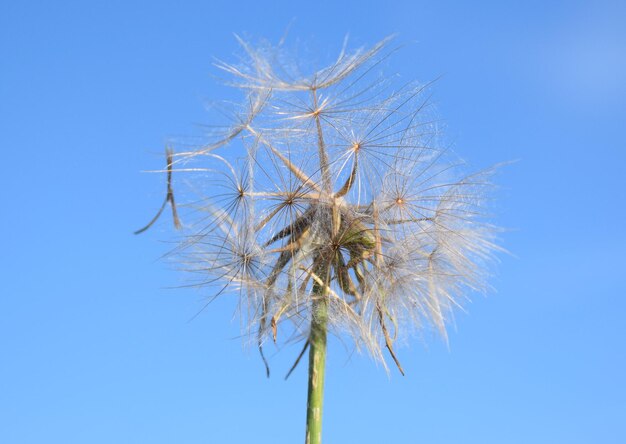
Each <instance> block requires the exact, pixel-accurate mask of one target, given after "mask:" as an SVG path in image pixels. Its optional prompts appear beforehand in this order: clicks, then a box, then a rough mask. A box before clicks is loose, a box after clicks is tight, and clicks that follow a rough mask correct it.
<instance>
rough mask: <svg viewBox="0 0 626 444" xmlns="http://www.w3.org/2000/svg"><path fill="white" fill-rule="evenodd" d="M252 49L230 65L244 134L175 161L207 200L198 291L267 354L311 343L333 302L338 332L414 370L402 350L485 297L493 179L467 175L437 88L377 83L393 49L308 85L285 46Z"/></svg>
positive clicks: (345, 60) (196, 239)
mask: <svg viewBox="0 0 626 444" xmlns="http://www.w3.org/2000/svg"><path fill="white" fill-rule="evenodd" d="M239 41H240V43H241V46H242V48H243V50H244V52H245V57H244V60H243V61H242V62H241V63H240V64H228V63H221V62H220V63H218V67H219V68H220V69H222V70H223V71H225V72H226V73H228V74H229V75H230V76H231V77H230V78H231V80H230V82H229V83H230V84H231V85H232V86H234V87H236V88H238V89H239V90H240V91H241V92H242V93H243V96H244V100H243V101H242V104H241V105H238V106H232V107H231V115H232V116H233V117H232V119H231V125H230V126H229V127H228V128H227V129H225V130H218V131H215V132H212V133H211V136H210V137H211V140H210V143H207V144H206V145H204V146H201V147H199V148H197V149H194V150H190V151H184V152H179V153H178V154H176V155H175V161H174V169H175V170H176V169H179V170H187V171H188V173H185V174H188V177H187V179H188V183H189V184H190V185H191V187H192V188H193V190H194V191H195V192H196V193H197V194H198V196H199V197H198V198H197V199H195V200H193V201H192V202H188V203H187V204H186V205H187V207H188V208H190V209H192V210H193V211H191V212H190V213H189V214H188V217H190V216H192V215H193V223H187V227H186V228H187V230H188V231H189V234H188V236H187V237H186V238H185V241H184V242H183V244H182V245H181V248H179V249H178V250H177V251H178V252H179V253H180V254H181V255H182V256H183V257H184V261H185V264H188V267H189V268H191V269H193V271H195V272H196V273H198V276H200V279H199V284H201V285H207V286H209V285H210V288H216V287H214V285H219V287H217V288H218V291H217V294H223V293H225V292H235V293H236V294H237V295H238V296H239V302H240V307H241V308H242V313H241V314H242V319H243V324H244V325H245V328H246V331H247V332H248V333H250V334H251V335H252V337H254V338H255V341H256V342H257V343H258V345H259V347H260V348H261V347H262V346H263V344H264V343H265V342H266V341H267V340H273V341H278V340H303V341H307V339H308V335H309V326H310V323H311V322H310V321H311V318H312V317H314V316H316V313H315V312H314V310H313V308H312V307H313V306H314V305H315V304H313V303H312V302H313V299H314V298H316V297H320V295H319V294H320V293H319V291H318V292H317V293H316V292H313V288H314V287H316V288H324V289H325V291H324V292H323V293H324V296H323V297H325V298H327V306H328V325H329V328H331V330H332V331H333V332H334V333H336V334H337V335H340V336H342V337H345V336H346V335H347V336H349V337H351V338H352V340H353V342H354V344H355V345H356V346H357V347H364V348H366V349H367V350H369V351H370V352H371V354H372V356H373V357H375V358H376V359H378V360H380V361H382V362H384V354H383V349H384V348H386V349H387V350H388V352H389V353H390V354H391V357H392V358H393V360H394V361H395V363H396V364H397V365H398V368H400V370H401V371H402V369H401V367H400V364H399V361H398V359H397V356H396V354H395V351H394V348H393V344H394V342H395V341H396V340H397V338H398V337H400V336H401V335H402V334H403V333H405V332H411V331H415V329H423V328H428V327H430V326H432V327H435V328H436V329H438V330H439V331H440V332H441V334H442V335H444V337H445V334H446V333H445V331H446V324H447V323H448V322H449V321H450V319H451V313H452V308H453V307H454V306H458V305H460V304H461V301H462V300H463V297H464V295H465V294H466V293H467V292H468V291H475V290H482V289H484V288H485V280H484V278H485V275H486V267H485V265H486V264H487V263H488V262H489V261H490V259H491V258H492V254H493V252H494V251H495V250H497V249H498V248H497V247H496V245H495V244H494V243H493V240H494V234H495V231H496V230H495V229H494V228H493V227H492V226H491V225H489V224H487V223H486V222H485V218H484V216H483V213H484V210H485V206H484V204H485V195H486V192H487V191H488V189H489V187H490V182H489V177H490V174H491V171H484V172H480V173H478V174H474V175H469V176H464V175H459V172H458V170H459V167H460V163H459V162H457V161H455V160H454V159H453V156H452V155H451V153H449V152H448V150H446V149H441V148H440V146H439V141H438V137H439V129H438V122H437V120H436V119H434V118H433V114H434V112H433V110H432V109H431V104H430V102H429V98H428V96H427V93H426V91H427V89H428V86H429V85H421V84H417V83H408V84H405V85H402V86H400V87H398V86H397V85H395V84H394V82H393V81H392V79H391V78H389V77H385V76H381V75H378V74H377V73H376V71H378V70H379V66H380V64H381V61H383V60H384V59H385V58H386V57H387V56H388V55H389V54H391V53H392V52H393V50H390V49H389V46H388V45H389V39H386V40H383V41H382V42H380V43H378V44H376V45H375V46H374V47H372V48H370V49H358V50H356V51H354V52H352V53H349V52H347V51H346V50H345V49H344V50H343V51H342V52H341V53H340V55H339V57H338V58H337V60H336V61H335V62H334V63H331V64H330V65H328V66H326V67H323V68H321V69H317V70H313V72H309V73H308V74H302V72H303V71H302V69H301V68H300V67H299V66H298V65H295V64H294V61H293V60H292V59H289V58H288V55H287V53H286V52H285V51H283V48H281V47H272V46H271V45H268V44H261V45H258V46H252V45H250V44H249V43H247V42H245V41H243V40H241V39H240V40H239ZM261 350H262V348H261Z"/></svg>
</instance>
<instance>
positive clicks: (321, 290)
mask: <svg viewBox="0 0 626 444" xmlns="http://www.w3.org/2000/svg"><path fill="white" fill-rule="evenodd" d="M312 308H313V316H312V319H311V336H310V338H309V343H310V348H309V392H308V400H307V405H306V441H305V442H306V444H320V443H321V442H322V404H323V401H324V376H325V372H326V330H327V323H328V299H327V297H326V288H325V285H322V284H319V283H315V284H314V285H313V307H312Z"/></svg>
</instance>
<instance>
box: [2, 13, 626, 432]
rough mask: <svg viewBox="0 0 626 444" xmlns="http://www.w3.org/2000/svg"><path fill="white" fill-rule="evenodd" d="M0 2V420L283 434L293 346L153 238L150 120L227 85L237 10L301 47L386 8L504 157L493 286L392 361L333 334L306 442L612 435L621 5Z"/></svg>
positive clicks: (189, 131)
mask: <svg viewBox="0 0 626 444" xmlns="http://www.w3.org/2000/svg"><path fill="white" fill-rule="evenodd" d="M294 3H295V2H267V3H264V4H261V2H258V4H257V3H253V2H217V1H216V2H199V1H198V2H159V1H156V2H155V1H152V2H116V1H109V2H90V4H87V2H67V1H66V2H29V1H23V2H6V1H5V2H3V3H2V6H0V115H2V118H1V119H0V133H1V134H2V146H3V148H2V161H3V173H2V188H1V189H2V191H1V196H2V217H1V218H0V227H1V228H2V232H3V233H4V235H5V236H6V237H5V238H4V240H3V254H2V255H1V256H0V265H1V270H2V279H0V295H1V296H0V354H1V358H0V442H5V443H11V444H18V443H64V444H69V443H86V442H89V443H112V442H115V443H144V442H145V443H152V444H154V443H171V442H177V443H214V442H229V443H247V442H251V441H253V440H254V441H259V442H272V443H274V444H280V443H293V442H300V441H301V440H302V439H303V435H304V413H305V410H304V408H305V396H306V393H305V391H306V374H305V373H306V372H305V368H304V367H302V368H299V369H298V370H297V371H296V373H295V374H294V375H293V376H292V378H291V379H290V380H289V381H287V382H284V381H283V380H282V377H281V374H282V373H283V370H286V369H287V368H288V367H289V366H290V364H291V360H292V359H293V357H294V356H295V354H297V352H298V348H297V347H293V348H286V349H284V350H282V351H281V353H274V351H272V350H270V353H269V354H270V355H271V363H272V367H273V368H274V369H275V375H276V376H275V377H273V378H271V379H269V380H267V379H266V378H265V375H264V371H263V367H262V364H261V362H260V360H259V359H258V357H257V354H256V351H255V350H254V349H250V350H249V349H246V348H244V347H243V343H242V341H241V340H240V339H238V338H237V335H238V334H239V323H238V322H237V319H236V318H234V317H233V314H234V312H235V301H234V300H233V299H232V298H228V297H227V298H223V299H220V300H218V301H216V302H215V303H214V304H213V305H212V306H211V307H210V308H209V309H208V310H205V311H204V312H203V313H202V315H200V316H199V317H197V318H196V319H195V320H194V321H192V322H188V320H189V318H191V317H192V316H193V315H194V314H195V313H196V312H197V311H198V309H199V308H200V307H201V306H202V304H203V300H204V298H206V297H207V296H208V294H207V291H205V292H202V291H196V290H189V289H180V288H174V289H169V288H168V287H176V286H178V285H180V284H181V283H183V282H184V277H183V276H181V274H180V273H178V272H177V271H176V270H173V269H172V268H171V267H170V266H169V265H168V264H167V263H165V262H163V261H159V257H160V256H161V255H162V254H163V253H165V252H166V251H168V249H169V248H170V247H171V245H170V244H169V242H170V241H171V240H172V239H173V236H172V230H171V226H170V224H169V221H168V220H167V219H163V220H162V221H161V222H160V223H158V224H157V225H156V226H155V227H154V228H153V229H152V230H151V231H149V232H147V233H145V234H144V235H142V236H133V235H132V231H133V230H134V229H137V228H138V227H140V226H141V225H143V224H144V223H145V222H146V221H147V220H148V219H149V218H150V217H151V216H152V214H153V213H154V211H155V209H156V208H157V207H158V205H159V204H160V200H161V199H162V193H163V182H162V178H161V177H158V176H156V175H148V174H141V173H140V171H142V170H146V169H154V168H159V167H161V164H162V150H163V146H164V144H165V142H166V141H167V140H169V139H170V138H172V137H174V138H176V137H179V136H189V135H191V136H194V135H199V134H201V130H200V125H201V124H209V123H210V121H209V120H208V119H209V116H210V115H209V114H208V113H206V112H205V110H204V107H203V103H204V102H206V101H209V100H216V99H221V98H224V97H227V96H228V95H229V94H231V92H230V91H228V89H227V88H226V87H225V86H223V85H221V84H220V83H219V82H218V81H216V78H215V76H216V74H217V70H216V68H215V67H214V66H213V61H214V58H215V57H217V58H220V59H226V60H229V59H230V60H232V56H231V55H232V54H233V52H236V51H237V44H236V41H235V39H234V38H233V37H232V34H233V33H234V32H237V33H242V34H247V35H250V36H252V37H265V38H269V39H274V40H277V39H278V38H280V36H281V35H282V34H283V32H284V30H285V29H286V28H287V26H288V25H289V24H290V23H292V25H291V31H290V36H291V38H293V39H294V40H295V39H300V40H303V41H310V42H313V43H312V45H314V47H315V48H318V49H319V51H320V54H321V56H322V57H326V56H330V55H332V54H334V53H335V51H337V50H338V49H339V47H340V45H341V42H342V40H343V38H344V36H345V35H346V34H350V38H351V41H352V42H353V44H354V45H355V46H357V45H361V44H373V43H375V42H376V41H378V40H379V39H381V38H383V37H385V36H387V35H389V34H391V33H398V35H399V36H398V41H400V42H402V43H407V45H406V46H405V47H404V49H402V50H401V51H400V52H399V53H398V54H397V55H396V56H395V58H394V59H393V60H392V61H391V62H390V63H391V65H392V67H393V69H394V70H396V71H398V72H400V73H401V74H402V75H403V76H405V77H407V78H417V79H420V80H422V81H428V80H431V79H433V78H435V77H437V76H440V75H443V77H442V79H441V80H439V81H438V82H437V83H436V84H435V86H434V87H433V93H434V96H433V100H434V102H435V103H436V105H437V109H438V112H439V114H440V115H441V116H442V117H443V118H444V119H445V123H446V128H447V129H446V133H447V135H446V137H447V139H448V141H449V142H450V143H451V144H452V146H453V147H454V149H455V151H456V152H457V153H458V154H459V155H461V156H462V157H463V158H465V159H467V160H468V161H469V162H470V164H471V165H473V166H476V167H477V168H480V167H485V166H488V165H491V164H494V163H498V162H501V161H507V160H518V162H516V163H514V164H513V165H510V166H507V167H506V168H504V169H503V170H502V171H501V173H500V174H499V176H498V178H497V182H498V184H499V185H500V188H499V191H498V193H497V194H498V196H497V197H498V201H497V206H496V213H497V217H496V222H497V223H498V224H499V225H501V226H503V227H506V228H507V229H508V231H507V232H505V233H504V234H503V235H502V243H503V245H504V247H506V248H507V249H508V250H510V251H511V252H512V253H513V255H512V256H502V257H501V262H500V264H499V265H498V270H497V276H496V277H495V278H494V279H493V280H492V281H491V282H492V284H493V286H494V288H495V289H496V290H495V291H494V292H492V293H491V294H489V295H488V296H487V297H483V296H482V295H473V296H472V300H473V302H472V303H471V304H470V305H468V306H467V313H462V312H460V313H457V316H456V326H455V327H454V328H453V329H452V331H451V333H450V345H449V347H446V345H445V344H444V343H443V341H442V340H441V339H439V338H438V337H437V336H436V335H434V334H431V333H425V334H424V336H423V337H422V338H415V340H414V341H413V342H412V344H411V346H410V347H404V348H402V349H400V351H399V353H400V355H401V357H402V361H403V365H404V368H405V370H406V371H407V376H406V377H402V376H400V375H398V374H397V373H396V372H394V371H392V372H391V373H390V375H387V374H386V373H385V371H384V370H383V369H382V368H380V367H378V366H376V365H375V364H373V363H372V362H370V360H369V359H368V358H367V357H366V356H359V355H352V356H347V355H346V353H345V351H344V349H343V347H342V345H341V344H340V343H339V342H337V341H334V342H331V344H330V347H331V349H330V354H329V361H328V379H327V387H326V405H325V423H324V435H325V442H326V443H340V442H342V443H344V442H397V443H417V442H427V443H477V444H487V443H503V442H504V443H529V442H532V443H555V442H568V443H592V442H593V443H595V442H602V443H607V444H608V443H623V442H626V421H625V418H626V385H625V383H624V375H625V374H626V349H625V346H624V343H625V340H626V327H625V323H624V317H625V316H626V300H625V299H624V296H625V293H626V277H625V275H626V273H625V272H624V264H625V261H624V258H623V252H624V251H625V250H626V236H625V234H624V228H623V227H624V225H625V219H626V217H625V215H626V209H625V205H624V201H625V200H624V194H625V192H626V185H625V182H624V169H625V165H626V135H625V134H626V132H625V130H624V129H625V127H626V123H625V122H626V30H625V29H626V27H624V26H623V24H624V23H625V22H626V7H624V6H623V3H622V4H621V5H620V2H602V1H600V2H596V1H594V2H549V3H550V4H549V5H548V4H546V2H493V3H491V2H479V3H476V2H471V3H470V2H467V3H461V2H457V3H455V2H446V1H444V2H439V1H430V2H422V1H416V2H409V1H404V2H398V1H386V2H380V3H375V2H371V3H368V2H342V3H341V4H336V3H339V2H330V1H317V2H307V3H301V4H294Z"/></svg>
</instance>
